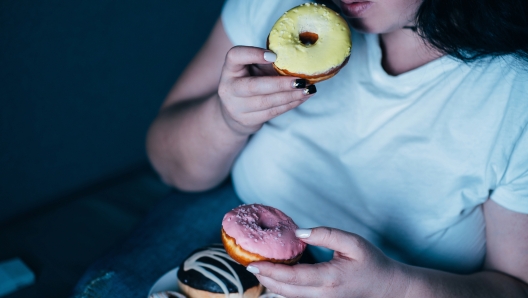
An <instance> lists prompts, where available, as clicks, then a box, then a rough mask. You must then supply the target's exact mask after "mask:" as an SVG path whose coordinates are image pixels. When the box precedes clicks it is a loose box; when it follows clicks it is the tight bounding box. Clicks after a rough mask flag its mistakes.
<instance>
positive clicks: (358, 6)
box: [341, 1, 374, 18]
mask: <svg viewBox="0 0 528 298" xmlns="http://www.w3.org/2000/svg"><path fill="white" fill-rule="evenodd" d="M346 2H349V1H346ZM372 4H374V3H372V2H370V1H361V2H358V1H354V2H349V3H345V2H343V1H341V9H342V11H343V14H344V15H346V16H347V17H352V18H359V17H360V16H361V15H362V14H363V13H365V11H367V10H368V9H369V8H370V7H371V6H372Z"/></svg>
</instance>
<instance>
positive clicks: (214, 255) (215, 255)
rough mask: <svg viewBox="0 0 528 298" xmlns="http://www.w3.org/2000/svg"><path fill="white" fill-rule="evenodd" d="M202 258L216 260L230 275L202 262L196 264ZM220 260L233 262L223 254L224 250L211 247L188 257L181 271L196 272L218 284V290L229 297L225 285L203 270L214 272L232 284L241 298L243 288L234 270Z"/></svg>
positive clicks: (227, 263)
mask: <svg viewBox="0 0 528 298" xmlns="http://www.w3.org/2000/svg"><path fill="white" fill-rule="evenodd" d="M202 257H208V258H211V259H213V260H216V261H218V262H220V263H221V264H223V265H224V266H226V268H227V269H229V271H230V273H231V274H229V273H228V272H226V271H224V270H222V269H220V268H218V267H216V266H214V265H211V264H206V263H203V262H198V259H200V258H202ZM222 258H223V259H227V260H231V261H233V259H232V258H231V257H230V256H229V255H228V254H227V253H226V252H225V250H223V249H221V248H215V247H211V248H209V249H208V250H203V251H199V252H197V253H195V254H194V255H192V256H190V257H189V258H188V259H187V260H186V261H185V262H184V263H183V270H184V271H188V270H196V271H198V272H200V273H201V274H203V275H204V276H205V277H207V278H209V279H210V280H212V281H213V282H215V283H216V284H218V285H219V286H220V288H221V289H222V291H223V292H224V294H225V296H226V297H229V291H228V290H227V286H226V285H225V283H223V282H222V281H221V280H220V279H219V278H218V277H216V276H215V275H214V274H213V273H211V272H209V271H208V270H206V269H205V268H209V269H211V270H212V271H214V272H216V273H218V274H220V275H221V276H223V277H224V278H225V279H227V280H229V281H230V282H231V283H232V284H234V285H235V286H236V288H237V290H238V294H239V295H240V297H242V295H243V294H244V288H243V287H242V282H240V278H239V277H238V275H237V274H236V272H235V269H233V267H232V266H231V265H230V264H229V262H226V261H225V260H223V259H222ZM233 262H234V261H233Z"/></svg>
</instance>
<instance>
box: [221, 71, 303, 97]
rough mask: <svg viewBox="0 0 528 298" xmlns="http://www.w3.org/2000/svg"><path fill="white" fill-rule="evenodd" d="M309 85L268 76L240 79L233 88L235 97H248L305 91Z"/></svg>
mask: <svg viewBox="0 0 528 298" xmlns="http://www.w3.org/2000/svg"><path fill="white" fill-rule="evenodd" d="M307 85H308V83H307V82H306V80H304V79H295V78H292V77H280V76H266V77H243V78H238V79H236V80H234V81H233V84H232V85H231V88H232V92H233V94H234V95H236V96H244V97H247V96H254V95H262V94H273V93H277V92H285V91H292V90H295V89H300V90H304V89H305V88H306V87H307Z"/></svg>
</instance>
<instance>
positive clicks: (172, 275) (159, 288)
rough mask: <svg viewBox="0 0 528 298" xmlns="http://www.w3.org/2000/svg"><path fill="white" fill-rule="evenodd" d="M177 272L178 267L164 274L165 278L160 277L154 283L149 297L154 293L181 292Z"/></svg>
mask: <svg viewBox="0 0 528 298" xmlns="http://www.w3.org/2000/svg"><path fill="white" fill-rule="evenodd" d="M177 271H178V267H176V268H174V269H172V270H171V271H169V272H167V273H165V274H163V276H162V277H160V278H159V279H158V280H157V281H156V282H155V283H154V285H153V286H152V288H150V291H149V296H150V295H152V294H154V293H158V292H165V291H173V292H179V291H180V288H179V287H178V283H177V282H176V272H177Z"/></svg>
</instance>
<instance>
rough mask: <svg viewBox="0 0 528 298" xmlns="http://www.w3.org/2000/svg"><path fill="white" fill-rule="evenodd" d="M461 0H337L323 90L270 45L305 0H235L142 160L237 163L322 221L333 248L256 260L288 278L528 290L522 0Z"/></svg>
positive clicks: (369, 285) (193, 175) (180, 183)
mask: <svg viewBox="0 0 528 298" xmlns="http://www.w3.org/2000/svg"><path fill="white" fill-rule="evenodd" d="M460 2H461V1H434V0H424V1H414V0H396V1H389V0H379V1H355V0H342V1H338V0H335V4H337V5H338V6H339V8H340V9H341V12H342V14H343V15H344V16H345V17H346V19H347V21H348V22H349V24H350V26H351V27H352V28H353V33H352V40H353V48H352V56H351V58H350V61H349V63H348V65H347V66H346V67H345V68H343V70H342V71H341V72H340V73H339V74H338V75H337V76H336V77H334V78H332V79H330V80H328V81H325V82H322V83H320V84H318V85H317V90H315V88H313V87H312V88H307V87H306V86H305V82H303V81H302V80H296V79H297V78H293V77H278V76H274V75H273V74H274V72H273V70H272V68H271V67H270V63H271V62H273V61H274V59H275V55H274V54H273V53H271V52H269V51H266V50H264V49H262V47H264V46H265V41H266V36H267V34H268V32H269V30H270V28H271V26H272V25H273V23H274V21H275V20H276V19H277V18H278V17H279V16H280V15H281V14H282V13H283V12H284V11H286V10H288V9H289V8H291V7H293V6H296V5H299V4H301V3H303V1H299V0H287V1H284V0H281V1H279V0H274V1H271V0H268V1H249V0H228V1H227V3H226V5H225V7H224V11H223V16H222V18H221V20H219V21H218V22H217V24H216V26H215V28H214V30H213V32H212V34H211V36H210V37H209V39H208V41H207V42H206V44H205V46H204V47H203V49H202V50H201V51H200V52H199V53H198V54H197V56H196V57H195V59H194V60H193V61H192V62H191V64H190V65H189V66H188V68H187V69H186V71H185V72H184V73H183V75H182V76H181V77H180V79H179V80H178V82H177V83H176V85H175V86H174V88H173V90H172V91H171V92H170V94H169V96H168V98H167V100H166V101H165V103H164V104H163V106H162V109H161V112H160V114H159V117H158V118H157V119H156V121H155V122H154V123H153V125H152V127H151V129H150V132H149V136H148V152H149V157H150V159H151V161H152V164H153V165H154V167H155V168H156V169H157V171H158V172H159V173H160V175H161V176H162V178H163V179H164V180H165V181H166V182H167V183H169V184H171V185H174V186H176V187H178V188H180V189H184V190H190V191H201V190H206V189H210V188H212V187H214V186H215V185H218V184H219V183H220V182H221V181H223V180H224V179H225V178H226V177H227V176H228V175H229V174H230V173H232V177H233V182H234V186H235V189H236V190H237V193H238V195H239V196H240V197H241V199H242V200H243V201H245V202H258V203H264V204H268V205H273V206H275V207H278V208H279V209H281V210H283V211H284V212H285V213H287V214H289V215H291V216H292V217H293V218H294V220H295V221H296V222H297V223H299V224H300V225H301V226H304V227H310V226H328V227H332V228H324V227H323V228H314V229H301V230H299V231H298V236H299V237H300V238H302V239H304V241H305V242H306V243H308V244H312V245H314V246H320V247H326V248H329V249H331V250H334V252H335V253H334V254H333V258H332V259H331V260H330V261H329V262H323V263H318V264H315V265H296V266H292V267H288V266H283V265H273V264H270V263H264V262H260V263H254V264H251V265H250V266H249V267H248V270H250V271H251V272H253V273H255V274H256V276H257V277H258V278H259V280H260V281H261V282H262V283H263V284H264V285H265V286H266V287H268V288H270V289H271V290H273V291H275V292H277V293H280V294H282V295H284V296H287V297H382V296H386V297H429V296H431V297H433V296H434V297H453V296H461V297H488V296H490V297H497V296H500V297H510V296H511V297H523V295H524V296H528V284H527V283H528V270H527V268H528V254H527V253H526V252H527V251H528V229H526V227H528V216H527V215H526V214H527V213H528V155H527V154H526V152H528V132H527V127H526V126H527V123H528V98H527V97H528V96H527V94H528V75H527V72H526V70H525V69H526V66H525V65H526V64H525V63H526V62H523V59H524V60H526V58H527V50H528V43H527V41H528V23H527V19H528V18H527V14H528V5H527V3H526V1H513V0H512V1H477V2H471V3H469V2H464V1H462V3H460ZM505 2H507V3H505ZM234 46H235V47H234ZM519 58H520V59H519ZM519 61H520V62H519ZM299 86H300V87H301V88H296V87H299ZM337 228H338V229H337ZM345 231H346V232H345ZM314 253H315V254H316V255H320V256H322V254H323V253H324V251H323V250H315V251H314ZM322 258H323V257H321V259H322Z"/></svg>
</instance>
